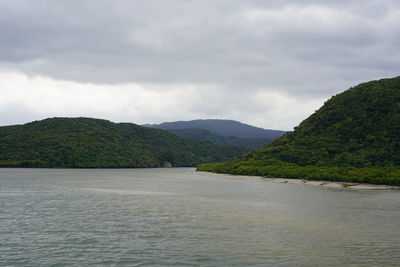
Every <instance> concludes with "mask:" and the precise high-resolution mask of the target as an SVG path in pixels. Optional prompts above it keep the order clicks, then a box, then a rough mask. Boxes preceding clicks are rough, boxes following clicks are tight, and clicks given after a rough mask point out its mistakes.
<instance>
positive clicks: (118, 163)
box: [0, 118, 244, 168]
mask: <svg viewBox="0 0 400 267" xmlns="http://www.w3.org/2000/svg"><path fill="white" fill-rule="evenodd" d="M243 151H244V150H243V149H242V148H239V147H230V146H220V145H214V144H211V143H209V142H201V141H196V140H189V139H186V138H182V137H179V136H177V135H174V134H172V133H169V132H166V131H162V130H158V129H150V128H146V127H142V126H139V125H136V124H132V123H112V122H110V121H107V120H99V119H91V118H51V119H45V120H42V121H35V122H31V123H27V124H24V125H14V126H3V127H0V166H2V167H7V166H8V167H89V168H94V167H112V168H117V167H133V168H135V167H160V166H163V164H164V163H165V162H170V163H171V164H172V166H195V165H197V164H199V163H205V162H216V161H227V160H231V159H233V158H234V157H236V156H238V155H240V154H241V153H243Z"/></svg>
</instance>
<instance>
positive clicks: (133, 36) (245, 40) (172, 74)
mask: <svg viewBox="0 0 400 267" xmlns="http://www.w3.org/2000/svg"><path fill="white" fill-rule="evenodd" d="M398 25H400V2H399V1H396V0H386V1H378V0H337V1H331V0H296V1H295V0H270V1H267V0H204V1H194V0H147V1H141V0H130V1H129V0H119V1H112V0H88V1H78V0H69V1H59V0H55V1H54V0H36V1H30V0H18V1H4V0H3V1H2V0H0V32H1V38H0V69H1V70H8V71H9V70H13V71H21V72H24V73H27V74H29V75H43V76H49V77H52V78H55V79H59V80H72V81H77V82H91V83H98V84H106V83H109V84H120V83H152V84H160V85H162V84H178V83H185V84H196V85H199V86H198V88H200V89H199V90H201V85H202V84H214V85H215V86H217V87H218V88H220V89H219V90H223V91H224V92H226V94H236V95H237V96H240V97H243V96H245V95H246V96H247V97H249V98H252V97H254V96H255V95H256V94H257V93H259V92H260V91H265V92H274V91H281V92H284V93H286V94H287V95H289V96H291V97H297V98H299V99H300V98H304V99H305V101H306V100H307V99H313V98H321V97H329V96H331V95H332V94H335V93H338V92H340V91H343V90H344V89H346V88H348V87H350V86H352V85H355V84H357V83H359V82H363V81H367V80H371V79H376V78H381V77H390V76H397V75H399V70H398V62H399V60H400V51H399V49H398V47H399V43H400V28H399V27H398ZM168 88H170V87H168ZM165 90H167V89H165ZM168 90H169V89H168ZM211 97H212V96H211ZM240 97H237V98H227V99H225V100H224V99H220V101H222V102H224V103H228V101H236V102H235V103H237V102H240ZM230 104H232V103H230ZM226 105H228V104H226ZM232 105H234V104H232ZM194 106H198V107H199V108H203V107H202V104H201V103H197V104H196V103H195V105H194ZM194 106H193V107H194ZM188 108H189V107H188ZM204 108H206V107H204ZM208 108H209V110H207V111H204V112H205V114H207V113H210V114H222V113H221V112H222V111H221V110H218V109H215V108H216V107H214V108H211V107H208ZM236 108H237V109H241V110H243V112H248V111H244V109H245V108H246V107H244V106H241V105H239V106H237V107H236ZM266 109H267V107H266ZM232 112H233V111H232ZM252 112H259V110H254V111H252ZM248 113H250V111H249V112H248ZM232 114H233V113H232Z"/></svg>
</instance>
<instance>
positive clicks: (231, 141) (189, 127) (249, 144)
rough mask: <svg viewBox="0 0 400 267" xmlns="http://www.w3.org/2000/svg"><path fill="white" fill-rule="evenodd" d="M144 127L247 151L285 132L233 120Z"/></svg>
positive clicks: (170, 123) (194, 121)
mask: <svg viewBox="0 0 400 267" xmlns="http://www.w3.org/2000/svg"><path fill="white" fill-rule="evenodd" d="M144 126H146V127H151V128H157V129H162V130H167V131H169V132H172V133H174V134H176V135H179V136H182V137H186V138H190V139H197V140H203V141H210V142H212V143H214V144H221V145H233V146H241V147H246V148H249V149H255V148H260V147H261V146H262V145H263V144H265V143H269V142H271V141H272V140H274V139H275V138H277V137H279V136H282V135H283V134H284V133H285V132H284V131H280V130H267V129H263V128H259V127H255V126H251V125H248V124H245V123H241V122H238V121H233V120H217V119H206V120H192V121H176V122H164V123H161V124H145V125H144Z"/></svg>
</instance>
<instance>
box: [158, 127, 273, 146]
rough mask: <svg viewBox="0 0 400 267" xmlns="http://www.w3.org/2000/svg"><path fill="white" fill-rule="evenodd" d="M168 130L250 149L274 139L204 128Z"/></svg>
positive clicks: (194, 137) (203, 139)
mask: <svg viewBox="0 0 400 267" xmlns="http://www.w3.org/2000/svg"><path fill="white" fill-rule="evenodd" d="M166 130H167V131H169V132H171V133H174V134H176V135H179V136H182V137H186V138H190V139H195V140H202V141H209V142H211V143H213V144H219V145H227V146H241V147H245V148H247V149H248V150H249V151H250V150H252V149H257V148H261V147H262V146H263V145H264V144H266V143H270V142H271V141H272V140H273V139H271V138H265V137H264V138H243V137H237V136H222V135H218V134H214V133H212V132H210V131H207V130H203V129H192V128H188V129H166ZM232 134H234V133H232Z"/></svg>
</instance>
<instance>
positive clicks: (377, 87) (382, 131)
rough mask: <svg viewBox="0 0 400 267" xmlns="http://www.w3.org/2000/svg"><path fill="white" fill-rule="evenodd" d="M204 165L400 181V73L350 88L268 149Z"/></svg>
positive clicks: (267, 173) (253, 171)
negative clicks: (233, 159)
mask: <svg viewBox="0 0 400 267" xmlns="http://www.w3.org/2000/svg"><path fill="white" fill-rule="evenodd" d="M200 169H203V170H210V171H217V172H227V173H240V174H252V175H263V176H277V177H293V178H309V179H328V180H348V181H350V180H351V181H360V182H372V183H396V184H400V77H397V78H392V79H382V80H379V81H371V82H367V83H363V84H360V85H358V86H356V87H353V88H350V89H349V90H347V91H345V92H343V93H341V94H338V95H336V96H334V97H332V98H331V99H330V100H329V101H327V102H326V103H325V104H324V105H323V106H322V107H321V108H320V109H319V110H318V111H316V112H315V113H314V114H313V115H311V116H310V117H309V118H307V119H306V120H304V121H303V122H302V123H301V124H300V125H299V126H298V127H296V128H295V130H294V131H293V132H290V133H287V134H286V135H284V136H283V137H280V138H278V139H276V140H275V141H274V142H272V143H270V144H268V145H266V146H264V147H263V148H262V149H259V150H256V151H253V152H251V153H249V154H247V155H245V156H243V157H242V158H241V159H240V160H238V161H234V162H231V163H228V164H217V165H204V166H202V167H201V168H200Z"/></svg>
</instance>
